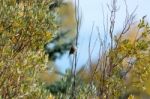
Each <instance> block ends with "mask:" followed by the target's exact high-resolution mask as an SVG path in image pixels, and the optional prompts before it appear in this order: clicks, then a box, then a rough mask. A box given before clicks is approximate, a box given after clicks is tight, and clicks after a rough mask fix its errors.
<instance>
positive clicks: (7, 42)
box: [0, 0, 57, 99]
mask: <svg viewBox="0 0 150 99" xmlns="http://www.w3.org/2000/svg"><path fill="white" fill-rule="evenodd" d="M50 3H51V0H41V1H39V0H19V2H16V0H1V1H0V13H1V15H0V96H1V97H2V98H4V99H8V98H9V99H10V98H35V99H39V98H41V99H43V98H44V99H45V98H46V97H47V96H48V93H47V92H46V91H45V90H44V89H43V87H42V86H43V84H42V83H41V82H40V81H39V77H38V75H39V73H40V72H41V71H43V70H45V67H44V66H45V62H46V61H47V56H45V54H44V48H43V46H44V44H45V43H46V42H48V41H49V40H51V39H52V33H53V32H54V31H56V30H57V25H56V24H55V16H54V15H53V14H52V13H51V12H50V11H49V9H48V7H49V4H50Z"/></svg>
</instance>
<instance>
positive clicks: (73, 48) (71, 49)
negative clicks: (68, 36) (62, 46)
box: [69, 45, 77, 55]
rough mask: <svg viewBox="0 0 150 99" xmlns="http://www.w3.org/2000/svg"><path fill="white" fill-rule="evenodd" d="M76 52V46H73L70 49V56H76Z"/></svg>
mask: <svg viewBox="0 0 150 99" xmlns="http://www.w3.org/2000/svg"><path fill="white" fill-rule="evenodd" d="M76 50H77V48H76V46H75V45H72V46H71V47H70V51H69V55H72V54H74V53H75V52H76Z"/></svg>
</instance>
